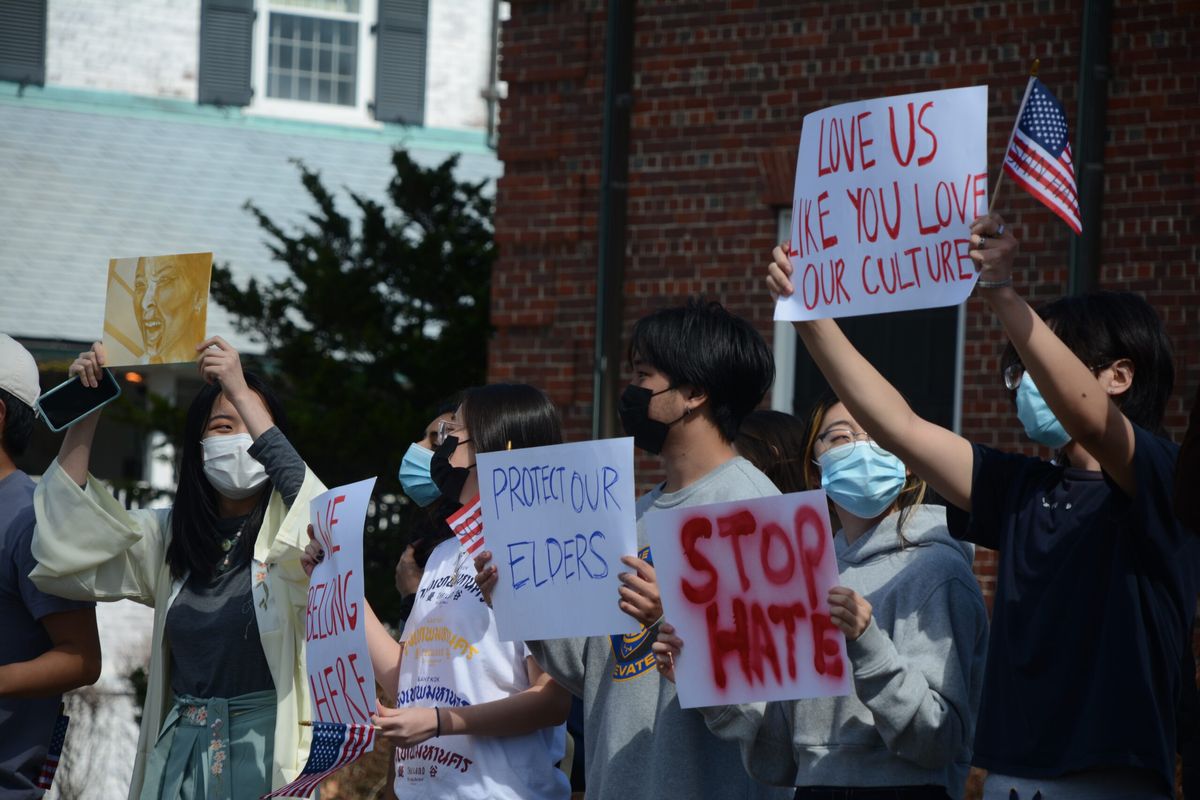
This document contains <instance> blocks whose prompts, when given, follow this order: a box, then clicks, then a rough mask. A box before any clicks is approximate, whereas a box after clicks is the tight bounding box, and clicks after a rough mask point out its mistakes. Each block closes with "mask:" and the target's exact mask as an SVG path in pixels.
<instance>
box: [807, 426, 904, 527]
mask: <svg viewBox="0 0 1200 800" xmlns="http://www.w3.org/2000/svg"><path fill="white" fill-rule="evenodd" d="M847 448H852V449H850V450H849V452H847ZM817 464H818V466H820V467H821V488H823V489H824V490H825V493H826V494H828V495H829V499H830V500H832V501H833V502H834V503H835V504H836V505H837V506H838V507H839V508H844V509H846V511H849V512H850V513H851V514H853V515H854V516H856V517H858V518H860V519H874V518H875V517H878V516H879V515H880V514H882V513H883V512H884V511H887V509H888V507H889V506H891V504H892V503H894V502H896V498H897V497H899V496H900V490H901V489H903V488H904V482H905V480H906V476H905V471H904V464H903V463H902V462H901V461H900V459H898V458H896V457H895V456H894V455H892V454H891V453H889V452H887V451H886V450H881V449H879V448H878V446H877V445H875V444H874V443H873V442H871V443H868V442H858V443H856V444H844V445H842V446H841V447H835V448H833V449H832V450H826V451H825V452H824V453H822V454H821V456H820V457H819V458H818V459H817Z"/></svg>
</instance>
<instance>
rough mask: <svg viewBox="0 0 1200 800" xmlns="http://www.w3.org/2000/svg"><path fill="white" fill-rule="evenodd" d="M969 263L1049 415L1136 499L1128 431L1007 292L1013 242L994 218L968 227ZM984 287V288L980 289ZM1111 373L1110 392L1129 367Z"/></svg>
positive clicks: (1073, 359) (1062, 348)
mask: <svg viewBox="0 0 1200 800" xmlns="http://www.w3.org/2000/svg"><path fill="white" fill-rule="evenodd" d="M971 244H972V246H973V247H975V248H976V249H974V250H972V251H971V258H972V259H973V260H974V261H975V262H976V263H977V264H979V267H980V272H979V278H980V281H981V285H980V292H981V294H982V295H983V297H984V300H986V301H987V304H988V305H989V306H990V307H991V309H992V311H994V312H995V314H996V317H997V318H998V319H999V320H1000V324H1001V325H1003V326H1004V332H1005V333H1006V334H1008V338H1009V340H1010V341H1011V342H1012V343H1013V347H1014V348H1016V351H1017V355H1019V356H1020V358H1021V363H1022V364H1023V365H1024V367H1025V371H1026V372H1027V373H1029V375H1031V376H1033V381H1034V383H1035V384H1037V387H1038V389H1039V390H1040V391H1041V393H1042V397H1044V398H1045V400H1046V403H1047V405H1049V406H1050V410H1051V411H1053V412H1054V415H1055V416H1056V417H1057V418H1058V421H1059V422H1060V423H1061V424H1062V426H1063V428H1064V429H1066V431H1067V433H1068V434H1069V435H1070V436H1071V439H1072V441H1074V442H1075V443H1076V444H1078V445H1079V446H1081V447H1082V448H1083V449H1084V450H1086V451H1087V452H1088V454H1089V455H1091V456H1092V457H1093V458H1095V459H1096V460H1097V461H1099V462H1100V467H1101V469H1103V470H1104V471H1105V472H1106V473H1107V474H1108V475H1109V477H1111V478H1112V479H1113V481H1115V482H1116V484H1117V485H1118V486H1120V487H1121V489H1122V491H1124V492H1125V494H1127V495H1128V496H1130V497H1133V496H1135V495H1136V494H1137V481H1136V480H1135V479H1134V474H1133V453H1134V434H1133V426H1132V425H1131V424H1130V422H1129V420H1128V419H1126V417H1125V415H1124V414H1122V413H1121V409H1119V408H1117V405H1116V404H1115V403H1114V402H1113V401H1112V399H1111V398H1110V397H1109V394H1108V392H1106V391H1105V389H1104V388H1102V387H1101V385H1100V383H1099V382H1098V381H1097V380H1096V376H1095V375H1094V374H1093V373H1092V370H1091V369H1090V368H1089V366H1088V365H1086V364H1084V363H1083V362H1082V361H1080V360H1079V358H1078V357H1077V356H1076V355H1075V354H1074V353H1072V352H1071V350H1070V349H1069V348H1068V347H1067V346H1066V345H1065V344H1063V343H1062V340H1061V339H1059V338H1058V337H1057V336H1055V335H1054V331H1052V330H1050V328H1049V327H1048V326H1047V325H1046V323H1045V322H1043V321H1042V318H1041V317H1039V316H1038V315H1037V312H1035V311H1034V310H1033V309H1032V308H1030V306H1029V304H1028V303H1026V302H1025V301H1024V300H1023V299H1022V298H1021V296H1020V295H1018V294H1017V292H1016V291H1015V290H1014V289H1013V287H1012V264H1013V259H1014V257H1015V256H1016V253H1017V240H1016V239H1015V238H1013V235H1012V232H1011V231H1007V230H1005V226H1004V220H1003V219H1002V218H1001V217H1000V215H999V214H988V215H986V216H982V217H979V218H977V219H976V220H975V221H974V222H973V223H972V224H971ZM984 283H986V284H988V286H985V285H983V284H984ZM1105 366H1106V367H1107V368H1109V369H1111V370H1112V371H1113V381H1112V382H1111V383H1110V384H1109V388H1110V390H1111V389H1113V388H1115V387H1117V386H1118V385H1120V384H1122V383H1125V384H1126V385H1127V384H1128V382H1131V381H1132V379H1133V370H1134V368H1135V365H1134V364H1133V363H1132V362H1130V361H1129V360H1128V359H1119V360H1118V361H1116V362H1114V363H1113V364H1111V365H1105Z"/></svg>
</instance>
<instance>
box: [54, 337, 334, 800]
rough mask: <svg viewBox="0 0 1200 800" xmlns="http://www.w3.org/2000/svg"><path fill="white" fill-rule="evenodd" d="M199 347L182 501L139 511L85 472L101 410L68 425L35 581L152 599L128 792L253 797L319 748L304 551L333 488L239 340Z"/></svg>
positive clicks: (77, 594)
mask: <svg viewBox="0 0 1200 800" xmlns="http://www.w3.org/2000/svg"><path fill="white" fill-rule="evenodd" d="M196 350H197V352H198V354H199V357H198V365H199V371H200V375H201V376H202V377H203V378H204V380H205V382H206V385H205V386H204V387H203V388H202V389H201V390H200V391H199V393H198V394H197V395H196V397H195V399H194V400H193V401H192V403H191V406H190V407H189V408H188V412H187V420H186V422H185V425H184V439H183V441H182V442H181V443H180V451H181V455H180V461H179V486H178V488H177V491H176V495H175V503H174V505H173V506H172V507H171V508H166V509H137V510H128V509H126V508H125V507H124V506H123V505H122V504H121V503H119V502H118V501H117V500H116V499H115V498H114V497H113V496H112V495H111V494H110V493H109V492H108V491H107V490H106V489H105V487H104V486H103V485H102V484H101V483H100V482H99V481H97V480H96V479H95V478H93V477H92V476H90V475H89V474H88V462H89V460H90V456H91V449H92V442H93V438H94V436H95V432H96V427H97V424H98V417H99V415H98V414H96V413H93V414H91V415H90V416H88V417H85V418H84V419H83V420H81V421H80V422H78V423H77V424H75V425H74V426H73V427H72V428H71V429H70V430H69V431H68V432H67V434H66V437H65V438H64V440H63V443H62V447H61V449H60V450H59V454H58V458H57V459H56V460H55V461H54V462H53V463H52V464H51V465H50V467H49V469H48V470H47V471H46V474H45V476H44V477H43V479H42V481H41V483H39V484H38V488H37V492H36V493H35V495H34V505H35V510H36V514H37V531H36V534H35V536H34V541H33V554H34V557H35V558H36V559H37V562H38V564H37V567H36V568H35V569H34V570H33V573H32V575H31V577H32V579H33V581H34V583H35V584H37V586H38V587H39V588H40V589H42V590H43V591H47V592H52V593H54V594H57V595H60V596H63V597H69V598H73V599H78V600H101V601H113V600H121V599H130V600H134V601H136V602H139V603H142V604H144V605H147V606H150V607H152V608H153V609H154V612H155V613H154V627H153V640H152V645H151V655H150V679H149V687H148V691H147V694H146V704H145V706H144V707H143V709H142V723H141V733H140V736H139V740H138V749H137V758H136V761H135V763H134V770H133V779H132V782H131V784H130V789H129V797H130V798H131V799H132V798H142V800H149V799H151V798H161V800H176V798H180V799H181V800H192V799H193V798H197V799H198V798H205V799H206V800H213V799H214V798H221V799H222V800H236V799H238V798H247V799H249V798H257V797H259V796H261V795H263V794H265V793H267V792H269V791H271V790H272V789H273V788H278V787H280V786H282V785H284V784H285V783H287V782H289V781H290V780H292V779H294V778H295V777H296V776H297V775H298V773H299V771H300V769H301V768H302V767H303V765H304V764H305V762H306V761H307V758H308V739H309V734H308V733H307V731H308V729H307V728H303V727H302V726H301V725H300V722H301V721H302V720H305V719H308V718H309V714H310V711H309V709H310V702H309V688H308V682H307V681H306V680H304V675H305V661H304V621H305V607H306V605H307V593H308V576H307V575H306V574H305V573H304V570H303V568H302V567H301V564H300V561H301V557H302V556H303V553H304V545H305V544H306V543H307V541H308V537H307V535H306V533H305V530H306V527H307V523H308V507H309V501H310V500H311V499H312V498H314V497H316V496H317V495H319V494H321V493H322V492H324V491H325V487H324V486H323V485H322V484H321V482H320V481H319V480H318V479H317V477H316V476H315V475H314V474H313V473H312V472H311V471H310V470H309V469H308V467H307V466H305V464H304V461H303V460H302V459H301V458H300V456H299V454H297V452H296V451H295V449H294V448H293V447H292V445H291V443H290V442H289V441H288V440H287V437H286V436H285V434H284V431H285V430H286V428H287V424H286V418H285V416H284V412H283V407H282V406H281V405H280V403H279V401H278V400H277V399H276V397H275V395H274V394H273V393H272V392H271V390H270V389H269V388H268V387H267V385H266V384H265V383H264V382H263V381H262V380H261V379H260V378H258V377H257V376H255V375H254V374H253V373H249V372H244V371H243V370H242V365H241V360H240V358H239V356H238V353H237V350H235V349H234V348H233V347H232V346H231V345H229V344H228V343H227V342H226V341H224V340H223V339H221V338H220V337H212V338H210V339H207V340H205V341H204V342H202V343H201V344H200V345H198V346H197V347H196ZM103 366H104V348H103V345H101V344H100V343H96V344H94V345H93V346H92V348H91V349H90V350H88V351H86V352H84V353H80V355H79V358H77V359H76V360H75V362H74V363H72V364H71V367H70V374H71V375H77V376H79V379H80V380H81V381H82V382H83V384H84V385H85V386H89V387H95V386H97V385H98V383H99V381H100V379H101V371H102V368H103Z"/></svg>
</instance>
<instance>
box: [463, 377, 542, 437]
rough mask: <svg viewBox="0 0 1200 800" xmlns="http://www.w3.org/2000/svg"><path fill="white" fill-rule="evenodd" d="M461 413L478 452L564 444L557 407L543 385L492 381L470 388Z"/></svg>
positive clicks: (464, 396) (464, 397)
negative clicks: (538, 387) (543, 389)
mask: <svg viewBox="0 0 1200 800" xmlns="http://www.w3.org/2000/svg"><path fill="white" fill-rule="evenodd" d="M462 415H463V417H464V418H465V420H466V424H467V430H469V431H470V435H471V443H472V444H474V445H475V452H476V453H493V452H495V451H497V450H506V449H508V448H509V447H511V448H512V449H513V450H519V449H521V448H522V447H540V446H542V445H547V444H561V443H562V440H563V437H562V422H561V421H560V420H559V417H558V409H556V408H555V407H554V404H553V403H551V402H550V398H548V397H546V395H545V394H543V393H542V391H541V390H540V389H537V388H534V387H533V386H530V385H529V384H527V383H490V384H488V385H487V386H477V387H475V388H474V389H468V390H467V391H466V393H465V394H464V395H463V401H462Z"/></svg>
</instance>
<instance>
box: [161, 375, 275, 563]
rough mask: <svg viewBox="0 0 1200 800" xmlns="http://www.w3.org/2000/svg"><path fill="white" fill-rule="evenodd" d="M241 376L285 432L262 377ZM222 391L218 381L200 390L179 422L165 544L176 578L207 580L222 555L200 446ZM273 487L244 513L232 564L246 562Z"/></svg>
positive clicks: (213, 499) (212, 491)
mask: <svg viewBox="0 0 1200 800" xmlns="http://www.w3.org/2000/svg"><path fill="white" fill-rule="evenodd" d="M243 374H244V375H245V378H246V385H247V386H248V387H250V389H251V390H252V391H253V392H254V393H255V394H257V395H258V396H259V397H261V398H262V399H263V402H264V403H265V404H266V406H267V411H268V413H270V415H271V419H272V420H273V421H274V423H275V426H276V427H277V428H279V430H280V431H281V432H282V433H283V434H284V435H285V436H286V435H287V431H288V425H287V415H286V414H285V413H284V411H283V405H282V404H281V403H280V402H279V398H277V397H276V396H275V393H274V392H272V391H271V389H270V388H269V387H268V386H267V384H266V383H265V382H264V381H263V379H262V378H260V377H258V376H257V375H255V374H254V373H253V372H245V373H243ZM220 394H221V386H220V384H217V383H211V384H207V385H205V386H204V387H203V388H201V389H200V391H199V392H198V393H197V394H196V397H195V399H194V400H192V404H191V406H189V407H188V412H187V419H186V421H185V422H184V426H183V442H182V445H181V450H180V456H179V486H178V488H177V489H176V492H175V504H174V505H173V506H172V507H171V543H170V544H169V545H167V563H168V564H170V565H171V574H172V575H173V576H174V577H176V578H181V577H183V575H184V574H186V573H188V572H191V574H193V575H195V576H196V577H197V579H199V580H202V581H208V580H211V579H212V577H213V575H214V572H215V569H216V565H217V561H218V560H220V558H221V556H222V554H223V551H222V550H221V547H220V545H219V544H218V542H217V535H216V527H217V519H218V517H219V514H218V513H217V491H216V489H214V488H213V486H212V484H211V483H209V482H208V478H206V477H205V476H204V452H203V450H202V448H201V446H200V440H201V439H203V438H204V429H205V426H206V425H207V424H208V418H209V417H210V416H212V407H213V404H214V403H216V402H217V397H218V396H219V395H220ZM273 491H274V487H273V486H272V485H271V481H270V480H268V481H267V483H266V487H265V491H263V493H262V497H261V498H260V500H259V502H258V505H257V506H255V508H254V510H253V511H251V512H250V515H249V516H248V517H247V519H246V524H245V525H244V526H243V527H242V536H241V537H240V538H239V540H238V542H237V544H236V545H235V546H234V550H233V551H232V554H231V559H230V560H231V563H232V564H233V565H234V566H241V565H243V564H245V563H248V562H249V560H250V556H251V554H252V553H253V552H254V543H255V541H256V540H257V539H258V530H259V528H260V527H262V521H263V517H264V516H265V515H266V511H267V504H268V503H269V502H270V500H271V493H272V492H273Z"/></svg>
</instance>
